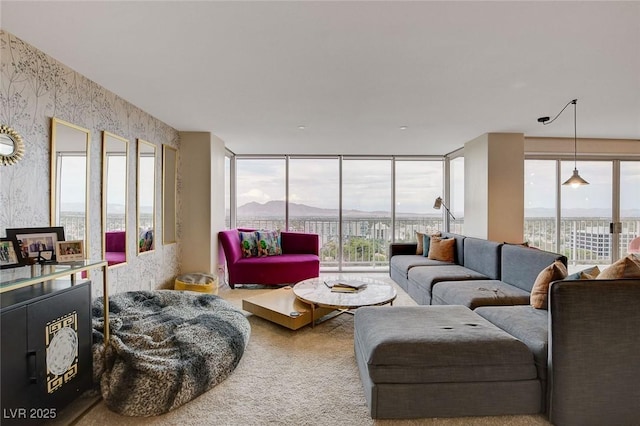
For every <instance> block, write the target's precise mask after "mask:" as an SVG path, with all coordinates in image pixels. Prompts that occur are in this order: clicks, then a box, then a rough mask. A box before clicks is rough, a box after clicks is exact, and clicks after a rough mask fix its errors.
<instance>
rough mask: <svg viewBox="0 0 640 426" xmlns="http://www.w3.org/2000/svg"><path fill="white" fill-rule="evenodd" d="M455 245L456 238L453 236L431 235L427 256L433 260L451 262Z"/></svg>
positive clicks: (453, 257) (453, 258)
mask: <svg viewBox="0 0 640 426" xmlns="http://www.w3.org/2000/svg"><path fill="white" fill-rule="evenodd" d="M455 247H456V240H455V239H454V238H447V239H442V238H440V237H431V244H430V245H429V255H428V256H427V257H428V258H429V259H433V260H441V261H443V262H451V263H453V262H454V260H455V256H454V250H455Z"/></svg>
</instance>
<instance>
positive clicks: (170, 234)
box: [162, 145, 178, 244]
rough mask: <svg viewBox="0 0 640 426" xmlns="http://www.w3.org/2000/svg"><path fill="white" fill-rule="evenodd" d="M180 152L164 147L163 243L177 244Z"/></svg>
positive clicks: (167, 146)
mask: <svg viewBox="0 0 640 426" xmlns="http://www.w3.org/2000/svg"><path fill="white" fill-rule="evenodd" d="M177 168H178V150H177V149H175V148H173V147H171V146H169V145H162V242H163V243H164V244H172V243H175V242H176V187H177V185H176V178H177V176H176V175H177Z"/></svg>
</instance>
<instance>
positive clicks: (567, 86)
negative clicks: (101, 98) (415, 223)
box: [0, 0, 640, 155]
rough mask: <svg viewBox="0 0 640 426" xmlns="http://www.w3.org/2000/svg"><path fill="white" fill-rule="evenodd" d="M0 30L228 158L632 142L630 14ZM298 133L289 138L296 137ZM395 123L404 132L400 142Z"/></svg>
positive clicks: (127, 23) (637, 129)
mask: <svg viewBox="0 0 640 426" xmlns="http://www.w3.org/2000/svg"><path fill="white" fill-rule="evenodd" d="M0 8H1V9H0V13H1V23H2V28H3V29H4V30H6V31H8V32H10V33H12V34H14V35H16V36H18V37H20V38H22V39H23V40H25V41H27V42H29V43H31V44H32V45H34V46H36V47H38V48H39V49H41V50H43V51H44V52H46V53H47V54H49V55H51V56H53V57H54V58H56V59H58V60H60V61H61V62H62V63H64V64H66V65H68V66H69V67H71V68H73V69H75V70H76V71H78V72H80V73H81V74H83V75H85V76H87V77H88V78H90V79H91V80H93V81H95V82H97V83H99V84H100V85H102V86H104V87H106V88H107V89H109V90H111V91H113V92H115V93H116V94H118V95H120V96H121V97H123V98H124V99H126V100H128V101H129V102H131V103H133V104H135V105H137V106H138V107H140V108H142V109H143V110H145V111H147V112H149V113H150V114H152V115H153V116H155V117H157V118H159V119H160V120H162V121H164V122H166V123H167V124H169V125H170V126H172V127H174V128H176V129H178V130H185V131H208V132H212V133H214V134H216V135H217V136H219V137H220V138H221V139H223V140H224V141H225V142H226V145H227V147H228V148H229V149H231V150H232V151H234V152H236V153H239V154H247V153H252V154H283V153H285V154H397V155H402V154H424V155H429V154H434V155H441V154H445V153H447V152H450V151H453V150H455V149H457V148H459V147H461V146H462V145H463V144H464V142H466V141H468V140H471V139H473V138H475V137H477V136H479V135H481V134H483V133H486V132H522V133H524V134H525V135H528V136H568V137H572V136H573V120H572V115H573V114H572V111H567V112H565V113H564V114H563V115H562V116H561V117H560V118H559V119H558V121H556V122H555V123H553V124H551V125H549V126H542V125H541V124H539V123H537V121H536V119H537V117H539V116H543V115H548V116H552V117H553V116H554V115H555V114H556V113H558V112H559V111H560V110H561V109H562V107H563V106H564V105H565V104H566V103H567V102H569V101H570V100H571V99H573V98H578V105H577V113H578V120H577V121H578V123H577V126H578V137H595V138H601V137H609V138H634V139H638V138H640V24H639V22H640V3H639V2H610V1H605V2H481V1H473V2H391V1H390V2H363V1H343V2H327V1H320V2H310V1H300V2H213V1H197V2H187V1H170V2H149V1H137V2H133V1H130V2H112V1H107V2H96V1H85V2H59V1H46V2H14V1H5V0H3V1H2V3H1V5H0ZM300 125H304V126H306V128H305V129H304V130H300V129H299V128H298V126H300ZM400 126H408V128H407V129H406V130H400Z"/></svg>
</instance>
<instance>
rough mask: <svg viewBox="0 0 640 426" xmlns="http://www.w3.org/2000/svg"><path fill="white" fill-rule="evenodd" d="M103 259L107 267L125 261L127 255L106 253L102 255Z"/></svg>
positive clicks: (118, 252) (114, 252)
mask: <svg viewBox="0 0 640 426" xmlns="http://www.w3.org/2000/svg"><path fill="white" fill-rule="evenodd" d="M104 259H105V260H106V261H107V264H109V266H111V265H116V264H118V263H124V262H126V261H127V254H126V253H125V252H123V251H107V252H105V253H104Z"/></svg>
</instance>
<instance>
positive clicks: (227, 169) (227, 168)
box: [224, 155, 233, 229]
mask: <svg viewBox="0 0 640 426" xmlns="http://www.w3.org/2000/svg"><path fill="white" fill-rule="evenodd" d="M232 183H233V182H232V181H231V156H229V155H226V156H225V157H224V211H225V214H224V225H225V227H226V228H227V229H230V228H231V184H232Z"/></svg>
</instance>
